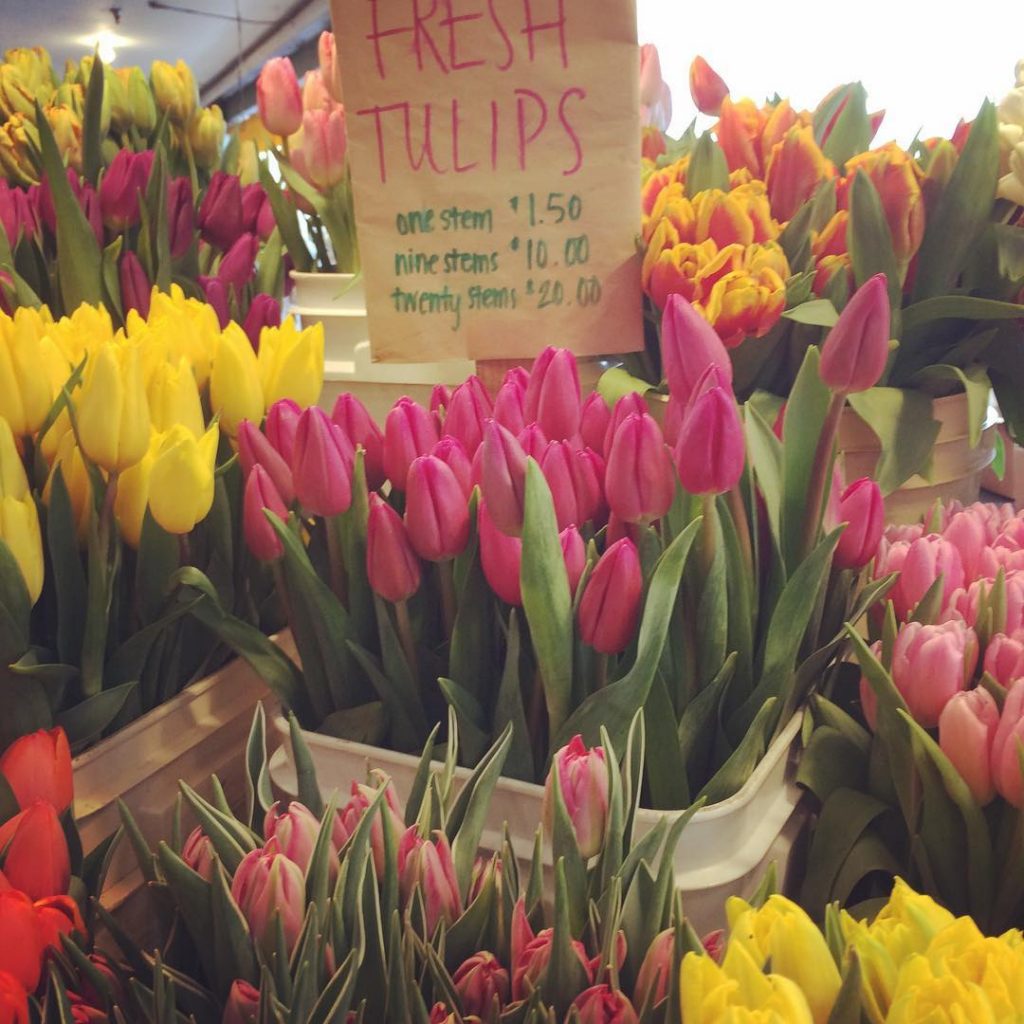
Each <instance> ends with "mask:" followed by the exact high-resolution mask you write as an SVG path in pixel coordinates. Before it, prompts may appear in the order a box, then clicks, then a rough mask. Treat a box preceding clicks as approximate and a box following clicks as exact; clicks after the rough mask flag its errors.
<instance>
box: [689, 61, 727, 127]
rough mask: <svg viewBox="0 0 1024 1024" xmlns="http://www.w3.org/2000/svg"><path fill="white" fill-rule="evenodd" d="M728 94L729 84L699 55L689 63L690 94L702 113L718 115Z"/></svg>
mask: <svg viewBox="0 0 1024 1024" xmlns="http://www.w3.org/2000/svg"><path fill="white" fill-rule="evenodd" d="M728 95H729V86H727V85H726V84H725V81H724V80H723V78H722V76H721V75H719V74H718V72H717V71H715V69H714V68H712V67H711V65H710V64H709V63H708V62H707V61H706V60H705V59H704V58H703V57H700V56H697V57H694V58H693V61H692V62H691V63H690V96H691V97H692V98H693V104H694V106H695V107H696V108H697V109H698V110H699V111H700V112H701V113H702V114H713V115H714V116H715V117H717V116H718V112H719V110H721V108H722V100H724V99H725V97H726V96H728Z"/></svg>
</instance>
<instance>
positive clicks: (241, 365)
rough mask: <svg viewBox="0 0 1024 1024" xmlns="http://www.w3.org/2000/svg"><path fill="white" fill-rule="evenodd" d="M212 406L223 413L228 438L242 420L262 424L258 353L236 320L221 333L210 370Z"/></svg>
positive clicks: (221, 414)
mask: <svg viewBox="0 0 1024 1024" xmlns="http://www.w3.org/2000/svg"><path fill="white" fill-rule="evenodd" d="M210 405H211V406H212V408H213V411H214V412H215V413H219V414H220V423H221V426H222V427H223V428H224V432H225V433H226V434H227V435H228V436H229V437H234V436H235V435H236V434H237V433H238V426H239V424H240V423H241V422H242V420H252V421H253V423H259V422H260V420H262V419H263V412H264V409H265V408H266V404H265V402H264V399H263V388H262V387H261V386H260V373H259V367H258V365H257V362H256V353H255V352H253V350H252V345H251V344H249V339H248V338H247V337H246V335H245V331H243V330H242V328H241V327H240V326H239V325H238V324H237V323H234V322H233V321H232V322H231V323H229V324H228V326H227V327H226V328H225V330H224V333H223V334H221V336H220V342H219V343H218V345H217V351H216V353H215V354H214V357H213V368H212V369H211V371H210Z"/></svg>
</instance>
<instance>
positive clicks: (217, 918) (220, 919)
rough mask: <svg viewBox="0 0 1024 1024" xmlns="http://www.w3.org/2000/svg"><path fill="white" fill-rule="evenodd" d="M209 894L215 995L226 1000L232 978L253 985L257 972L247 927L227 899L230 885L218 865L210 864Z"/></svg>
mask: <svg viewBox="0 0 1024 1024" xmlns="http://www.w3.org/2000/svg"><path fill="white" fill-rule="evenodd" d="M210 891H211V894H212V897H213V899H212V901H211V903H210V917H211V919H212V921H213V954H214V958H215V960H216V963H217V975H216V977H217V992H218V995H220V996H221V998H226V997H227V994H228V992H229V991H230V989H231V983H232V982H233V981H234V979H236V978H243V979H244V980H245V981H247V982H249V984H250V985H255V984H256V983H257V982H258V981H259V968H258V967H257V965H256V955H255V953H254V952H253V948H252V938H251V937H250V934H249V926H248V924H246V921H245V918H244V917H243V916H242V912H241V910H239V908H238V904H237V903H235V901H234V899H233V898H232V896H231V881H230V879H229V878H228V876H227V875H226V874H225V872H224V866H223V865H222V864H220V863H215V864H214V868H213V878H211V879H210Z"/></svg>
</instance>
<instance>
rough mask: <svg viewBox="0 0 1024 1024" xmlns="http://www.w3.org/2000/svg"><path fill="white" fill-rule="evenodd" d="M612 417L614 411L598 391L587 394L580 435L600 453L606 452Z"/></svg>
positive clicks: (581, 418) (590, 446)
mask: <svg viewBox="0 0 1024 1024" xmlns="http://www.w3.org/2000/svg"><path fill="white" fill-rule="evenodd" d="M611 418H612V411H611V409H609V408H608V403H607V402H606V401H605V400H604V398H602V397H601V395H599V394H598V393H597V392H596V391H594V392H591V394H589V395H587V398H586V401H585V402H584V403H583V409H582V412H581V413H580V436H581V437H582V438H583V443H584V444H585V445H586V446H587V447H588V448H593V450H594V451H595V452H597V453H598V454H599V455H604V454H605V448H604V438H605V434H606V433H607V432H608V422H609V420H611Z"/></svg>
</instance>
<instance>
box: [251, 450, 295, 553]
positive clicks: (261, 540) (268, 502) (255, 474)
mask: <svg viewBox="0 0 1024 1024" xmlns="http://www.w3.org/2000/svg"><path fill="white" fill-rule="evenodd" d="M264 509H269V510H270V511H271V512H273V513H274V515H275V516H277V517H278V519H280V520H281V521H282V522H287V521H288V509H287V508H285V505H284V502H283V501H282V500H281V495H280V494H278V493H277V488H276V487H274V484H273V481H272V480H271V479H270V474H269V473H268V472H267V471H266V470H265V469H264V468H263V467H262V466H261V465H259V464H257V465H255V466H253V468H252V472H251V473H250V474H249V479H248V480H246V482H245V495H244V497H243V499H242V531H243V533H244V534H245V542H246V544H248V545H249V550H250V551H252V553H253V554H254V555H255V556H256V557H257V558H258V559H259V560H260V561H261V562H273V561H275V560H276V559H278V558H280V557H281V556H282V555H283V554H284V546H283V545H282V543H281V538H280V537H278V535H277V531H276V530H275V529H274V527H273V526H271V524H270V523H269V522H268V521H267V517H266V516H265V515H264V511H263V510H264Z"/></svg>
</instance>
